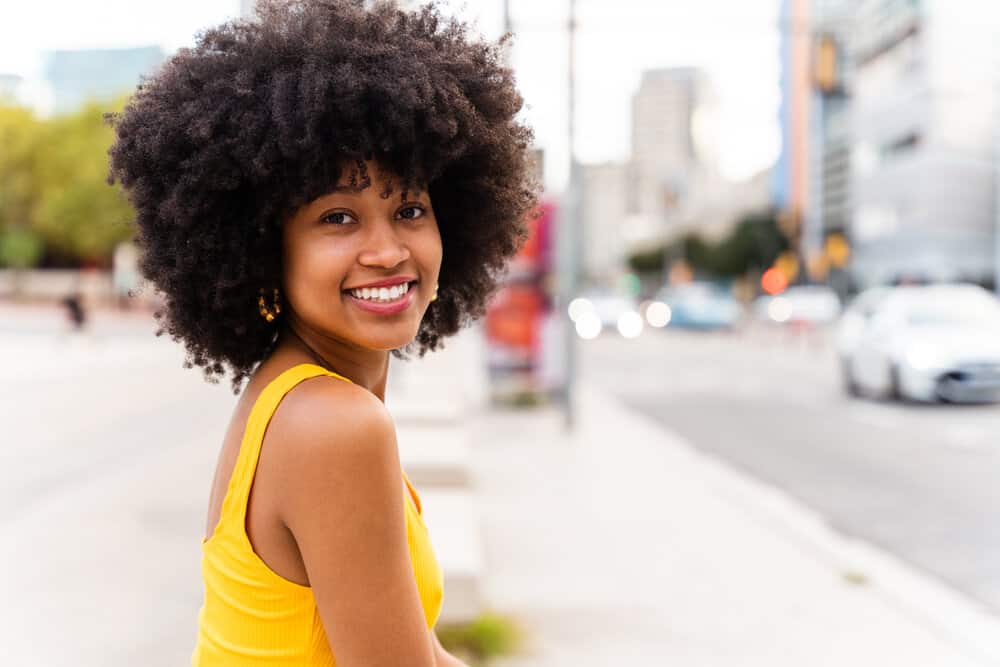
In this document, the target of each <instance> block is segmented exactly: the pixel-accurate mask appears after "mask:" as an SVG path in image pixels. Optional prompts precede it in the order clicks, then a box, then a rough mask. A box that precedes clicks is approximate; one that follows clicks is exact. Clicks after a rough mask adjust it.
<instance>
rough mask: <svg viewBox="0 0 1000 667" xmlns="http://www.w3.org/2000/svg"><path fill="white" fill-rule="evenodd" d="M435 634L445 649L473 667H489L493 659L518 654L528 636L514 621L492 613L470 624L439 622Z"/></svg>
mask: <svg viewBox="0 0 1000 667" xmlns="http://www.w3.org/2000/svg"><path fill="white" fill-rule="evenodd" d="M435 632H436V633H437V636H438V639H440V640H441V645H442V646H444V648H445V650H446V651H448V653H451V654H452V655H454V656H455V657H456V658H458V659H459V660H462V661H464V662H467V663H468V664H469V665H470V667H486V666H487V665H488V664H489V662H490V660H491V659H492V658H496V657H499V656H504V655H510V654H512V653H517V652H518V651H519V650H520V649H521V648H522V646H523V645H524V637H525V631H524V628H523V627H522V626H521V625H520V624H519V623H518V622H517V621H516V620H515V619H514V618H512V617H510V616H503V615H501V614H495V613H492V612H486V613H483V614H481V615H480V616H479V617H478V618H476V619H475V620H473V621H470V622H468V623H448V624H441V623H439V624H438V625H437V626H436V627H435Z"/></svg>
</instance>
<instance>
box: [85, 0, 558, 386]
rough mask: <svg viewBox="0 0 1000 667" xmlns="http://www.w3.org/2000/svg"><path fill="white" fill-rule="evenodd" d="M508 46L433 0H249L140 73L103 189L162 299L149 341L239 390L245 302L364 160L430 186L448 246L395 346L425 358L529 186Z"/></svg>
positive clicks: (532, 198)
mask: <svg viewBox="0 0 1000 667" xmlns="http://www.w3.org/2000/svg"><path fill="white" fill-rule="evenodd" d="M509 38H510V34H509V33H508V34H506V35H504V36H503V37H501V38H500V39H499V40H498V41H496V42H495V43H493V42H488V41H483V40H481V39H476V38H472V37H470V35H469V26H468V25H467V24H466V23H464V22H462V21H459V20H457V19H454V18H446V17H443V16H442V15H441V12H440V10H439V9H438V7H437V5H436V3H435V2H430V3H428V4H426V5H423V6H422V7H420V8H419V9H417V10H414V11H404V10H402V9H399V8H398V7H396V5H395V4H394V3H393V2H391V1H388V0H382V1H378V2H375V3H374V4H373V5H372V6H370V7H368V8H365V6H364V3H363V2H362V1H361V0H258V3H257V18H256V19H254V20H247V19H236V20H233V21H229V22H227V23H224V24H222V25H219V26H217V27H213V28H210V29H207V30H204V31H202V32H201V33H199V34H198V36H197V39H196V43H195V46H194V47H193V48H184V49H180V50H179V51H178V52H177V53H176V54H175V55H174V56H173V57H172V58H171V59H170V60H169V61H167V62H166V63H165V64H164V65H163V66H162V67H161V68H160V69H159V70H157V71H156V72H154V73H152V75H150V76H148V77H143V78H142V80H140V83H139V85H138V86H137V88H136V91H135V93H134V95H133V96H132V97H131V98H130V99H129V101H128V102H127V104H126V105H125V107H124V108H123V109H122V111H121V112H119V113H108V114H106V115H105V118H106V120H107V122H108V123H109V124H111V125H112V126H113V128H114V130H115V134H116V139H115V142H114V144H113V145H112V146H111V148H110V149H109V151H108V154H109V156H110V161H109V164H110V170H109V174H108V182H109V183H110V184H114V182H115V180H116V179H117V180H118V181H119V182H120V183H121V186H122V187H123V188H124V190H125V191H126V193H127V195H128V198H129V200H130V201H131V203H132V205H133V208H134V209H135V211H136V218H135V227H136V242H137V244H138V245H139V247H140V248H141V249H142V259H141V261H140V271H141V273H142V275H143V277H144V278H145V279H146V280H147V281H148V282H149V283H150V284H152V285H153V286H154V287H155V288H156V290H157V291H159V292H160V293H161V294H162V297H163V303H164V307H163V310H161V311H158V312H157V313H156V317H157V319H158V320H159V323H160V324H159V328H158V330H157V332H156V335H158V336H159V335H162V334H163V333H168V334H170V336H171V337H172V338H173V339H174V340H175V341H180V342H183V344H184V345H185V347H186V351H187V359H186V361H185V366H186V367H188V368H192V367H194V366H195V365H197V366H200V367H202V368H203V370H204V375H205V378H206V379H207V380H208V381H210V382H218V379H219V377H220V376H223V375H224V374H225V373H226V372H227V371H228V372H230V373H231V374H232V386H233V391H234V392H235V393H239V387H240V385H241V383H242V381H243V380H244V379H245V378H247V377H248V376H249V375H250V374H251V373H252V371H253V370H254V368H255V366H256V365H257V364H258V363H259V362H261V361H262V360H263V359H265V358H266V357H267V355H268V354H269V352H270V350H271V349H272V348H273V345H274V343H275V341H276V339H277V335H278V334H277V329H278V328H277V327H275V326H274V325H273V324H269V323H268V322H266V321H264V319H263V318H261V317H260V314H259V312H258V309H257V298H258V293H259V289H260V288H261V287H264V286H273V285H280V284H281V272H282V266H281V255H282V253H281V229H282V225H283V223H284V221H285V220H287V219H288V218H289V217H290V216H291V214H292V213H294V211H295V210H297V209H298V208H299V207H300V206H302V205H304V204H306V203H308V202H310V201H312V200H314V199H316V198H317V197H320V196H322V195H324V194H326V193H328V192H330V191H332V190H333V189H334V186H335V185H336V184H337V183H338V182H339V179H340V178H341V175H342V172H343V170H344V169H346V168H350V169H351V170H352V171H354V170H357V169H358V168H361V171H362V177H363V180H362V182H361V184H360V185H359V187H367V185H368V184H369V181H367V180H366V179H365V178H364V169H363V167H364V161H365V160H369V159H373V160H375V161H377V162H378V163H379V164H380V165H382V166H384V167H385V168H386V169H387V171H388V172H389V173H391V174H393V175H394V176H396V177H397V178H398V179H400V182H399V183H398V185H399V186H400V187H401V188H402V189H404V190H405V189H407V188H408V187H414V186H416V187H421V188H423V187H426V188H427V191H428V192H429V194H430V196H431V200H432V202H433V205H434V209H435V213H436V216H437V219H438V224H439V227H440V230H441V238H442V245H443V259H442V266H441V274H440V280H439V291H438V299H437V300H436V301H434V302H433V303H431V305H430V307H429V308H428V310H427V312H426V314H425V315H424V318H423V321H422V322H421V325H420V329H419V331H418V333H417V335H416V338H415V339H414V340H413V341H412V342H411V343H410V344H409V345H408V346H407V347H406V348H403V350H394V351H393V354H394V355H396V356H397V357H401V358H405V356H406V354H405V352H409V351H411V348H414V347H415V348H416V349H415V351H416V352H417V354H418V355H419V356H423V355H424V353H425V352H427V351H428V350H435V349H437V348H438V347H440V346H441V344H442V339H443V338H444V337H446V336H449V335H451V334H454V333H456V332H457V331H458V330H459V329H461V328H462V326H464V325H465V324H467V323H469V322H470V321H472V320H474V319H476V318H478V317H480V316H481V315H482V314H483V313H484V312H485V307H486V301H487V299H488V298H489V296H490V295H491V294H492V293H493V292H494V291H495V289H496V288H497V286H498V281H499V280H500V277H501V275H502V273H503V270H504V268H505V266H506V263H507V260H509V259H510V258H511V257H512V256H513V255H514V254H515V253H516V252H517V250H518V248H519V247H520V246H521V244H522V243H523V242H524V240H525V237H526V235H527V219H528V217H529V216H530V215H532V213H533V212H534V211H536V210H537V202H538V192H539V189H540V186H539V184H538V182H537V179H536V177H535V175H534V173H535V172H534V168H533V166H532V164H531V157H530V147H531V143H532V140H533V133H532V130H531V129H530V128H529V127H528V126H527V125H525V124H523V123H521V122H519V121H518V120H516V119H515V116H516V114H517V113H518V112H519V111H520V109H521V108H522V106H523V99H522V97H521V95H520V94H519V93H518V91H517V89H516V86H515V82H514V76H513V72H512V71H511V69H510V68H509V67H507V66H506V65H505V64H504V60H503V47H504V45H505V43H506V41H507V40H508V39H509ZM352 182H356V172H355V174H354V175H353V176H352ZM383 196H388V193H383ZM279 319H280V316H279Z"/></svg>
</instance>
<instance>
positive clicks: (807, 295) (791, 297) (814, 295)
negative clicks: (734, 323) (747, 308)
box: [753, 285, 841, 326]
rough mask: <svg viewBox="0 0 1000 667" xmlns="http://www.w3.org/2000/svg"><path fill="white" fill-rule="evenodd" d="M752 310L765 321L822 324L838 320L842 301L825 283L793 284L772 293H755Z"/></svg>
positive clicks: (791, 323)
mask: <svg viewBox="0 0 1000 667" xmlns="http://www.w3.org/2000/svg"><path fill="white" fill-rule="evenodd" d="M753 312H754V317H755V318H757V319H759V320H763V321H766V322H774V323H777V324H790V325H805V326H822V325H827V324H830V323H832V322H835V321H836V320H837V318H838V317H839V316H840V312H841V305H840V298H839V297H838V296H837V293H836V292H834V291H833V290H832V289H830V288H829V287H827V286H826V285H795V286H793V287H789V288H788V289H787V290H785V291H784V292H782V293H781V294H778V295H775V296H761V297H758V298H757V299H756V300H755V301H754V305H753Z"/></svg>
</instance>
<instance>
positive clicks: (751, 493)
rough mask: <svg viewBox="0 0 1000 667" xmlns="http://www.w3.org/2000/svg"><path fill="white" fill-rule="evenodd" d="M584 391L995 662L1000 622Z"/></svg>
mask: <svg viewBox="0 0 1000 667" xmlns="http://www.w3.org/2000/svg"><path fill="white" fill-rule="evenodd" d="M581 384H585V385H586V391H587V392H588V393H591V394H592V395H594V396H599V397H600V400H602V401H605V402H610V403H613V404H614V405H615V406H616V407H617V408H618V409H619V410H621V411H622V412H624V413H626V414H628V415H630V416H631V417H632V418H633V419H635V420H637V421H639V422H642V423H644V424H645V425H646V426H648V427H649V428H651V429H654V430H656V431H659V432H660V433H663V434H665V435H666V436H667V437H666V438H664V440H665V442H664V443H663V444H664V445H665V446H667V447H672V448H674V449H680V450H683V452H684V454H685V455H686V456H688V457H690V458H691V460H692V461H694V462H696V464H697V465H699V466H701V467H702V468H703V470H704V471H705V473H706V474H705V480H706V485H707V486H708V487H709V488H711V489H712V490H713V491H714V492H715V493H716V494H717V495H719V496H720V497H722V498H723V499H724V500H726V501H727V502H729V503H731V504H733V505H735V506H738V507H739V508H740V510H741V511H743V512H746V513H747V514H748V515H749V516H750V517H751V519H753V520H755V521H757V522H758V523H759V524H760V525H761V526H762V527H765V528H766V529H768V530H770V531H772V532H775V533H778V534H781V535H783V536H784V537H787V538H788V539H789V541H791V542H795V543H797V545H798V546H799V547H800V548H801V549H802V550H803V551H805V552H808V553H809V554H810V556H811V557H812V558H815V559H816V560H818V561H820V562H822V563H824V564H825V565H827V566H828V567H829V568H831V569H832V570H834V571H837V572H841V573H845V574H846V573H848V572H860V573H862V574H863V575H864V577H865V578H866V585H867V589H868V590H870V591H871V592H873V593H874V594H876V595H877V596H879V597H880V598H882V599H883V600H885V601H887V602H888V603H889V604H890V605H891V606H893V607H894V608H896V609H897V610H898V611H900V613H902V614H904V615H906V616H907V617H909V618H910V619H912V620H914V621H915V622H917V623H918V624H919V625H922V626H923V627H925V628H927V629H928V630H929V631H930V632H932V633H934V634H936V635H937V636H939V637H941V638H943V639H946V640H948V641H950V642H952V643H954V644H955V645H957V646H959V647H960V648H962V649H963V650H964V651H966V652H967V653H969V654H970V655H971V656H972V657H976V658H980V659H983V660H986V661H987V662H988V663H989V664H997V663H1000V616H997V615H996V614H995V613H994V612H992V611H991V610H990V609H989V608H988V607H986V605H984V604H983V603H981V602H979V601H978V600H975V599H973V598H971V597H969V596H968V595H966V594H965V593H962V592H960V591H957V590H955V589H953V588H951V587H950V586H948V585H947V584H946V583H944V582H943V581H941V580H939V579H937V578H935V577H933V576H932V575H930V574H928V573H925V572H923V571H922V570H919V569H918V568H916V567H915V566H913V565H911V564H909V563H907V562H906V561H904V560H902V559H901V558H900V557H899V556H896V555H895V554H892V553H889V552H888V551H885V550H884V549H882V548H880V547H877V546H875V545H873V544H871V543H869V542H867V541H865V540H862V539H859V538H855V537H850V536H847V535H844V534H842V533H839V532H837V531H836V530H835V529H834V528H833V527H832V526H831V525H830V523H829V522H828V520H827V519H826V518H825V517H823V516H822V515H821V514H819V512H817V511H816V510H814V509H812V508H810V507H808V506H806V505H805V504H803V503H802V502H801V501H799V500H798V499H796V498H794V497H793V496H791V495H790V494H789V493H787V492H785V491H784V490H782V489H780V488H778V487H776V486H774V485H771V484H769V483H766V482H763V481H761V480H758V479H756V478H754V477H751V476H749V475H747V474H746V473H744V472H742V471H740V470H739V469H737V468H736V467H735V466H733V465H731V464H730V463H728V462H726V461H725V460H723V459H721V458H719V457H717V456H715V455H712V454H708V453H706V452H704V451H702V450H699V449H698V448H697V447H695V446H694V445H693V444H691V443H690V442H689V441H687V440H686V439H684V438H682V437H680V436H679V435H678V434H676V433H675V432H673V431H671V430H670V429H669V428H667V427H664V426H663V425H662V424H660V423H658V422H655V421H653V420H652V419H650V418H649V417H647V416H646V415H643V414H642V413H640V412H638V411H636V410H634V409H632V408H629V407H628V406H627V405H625V404H623V403H622V402H621V401H620V400H619V399H618V398H617V397H615V396H613V395H612V394H610V393H608V392H605V391H603V390H601V389H600V388H598V387H595V386H594V385H592V384H590V383H581Z"/></svg>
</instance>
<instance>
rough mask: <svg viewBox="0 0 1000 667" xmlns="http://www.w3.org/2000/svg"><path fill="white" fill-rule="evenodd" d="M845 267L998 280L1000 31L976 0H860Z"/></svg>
mask: <svg viewBox="0 0 1000 667" xmlns="http://www.w3.org/2000/svg"><path fill="white" fill-rule="evenodd" d="M854 4H855V7H854V11H853V14H854V16H855V19H856V23H855V25H854V28H853V30H852V35H853V36H852V39H851V43H850V57H851V60H852V65H853V67H852V76H851V102H850V126H851V134H852V150H851V162H852V164H851V174H852V178H851V185H850V188H851V191H852V197H851V199H852V205H851V208H852V213H853V215H852V220H851V223H850V232H851V233H850V237H851V240H852V244H853V261H852V274H853V278H854V280H855V282H856V283H857V284H858V285H859V286H860V287H864V286H867V285H873V284H880V283H888V282H893V281H896V280H899V279H904V278H908V279H924V280H968V281H974V282H978V283H981V284H990V283H992V280H993V271H994V269H993V266H994V261H995V257H994V252H995V251H994V239H995V231H994V229H995V220H996V214H995V210H996V209H995V194H994V186H995V168H996V161H995V155H994V153H995V151H994V144H995V134H996V118H997V112H996V109H997V89H996V73H995V70H994V68H995V66H996V59H995V57H994V54H995V48H996V47H995V45H994V41H995V35H996V34H997V24H996V20H995V14H996V13H992V14H993V15H994V16H991V13H990V12H976V11H975V9H976V8H977V7H979V8H981V4H980V3H978V2H975V1H974V0H959V1H955V0H857V1H856V2H855V3H854Z"/></svg>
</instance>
